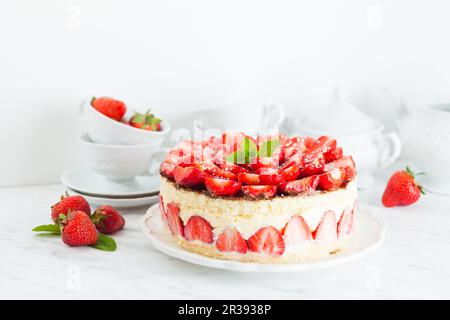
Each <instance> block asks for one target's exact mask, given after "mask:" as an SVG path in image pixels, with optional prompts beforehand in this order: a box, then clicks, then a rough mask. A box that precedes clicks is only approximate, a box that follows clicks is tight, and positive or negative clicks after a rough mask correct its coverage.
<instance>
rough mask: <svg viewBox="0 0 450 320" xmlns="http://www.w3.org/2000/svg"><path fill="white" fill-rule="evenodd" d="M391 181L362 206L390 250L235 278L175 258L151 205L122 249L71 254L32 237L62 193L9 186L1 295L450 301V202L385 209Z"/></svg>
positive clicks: (366, 194) (0, 235)
mask: <svg viewBox="0 0 450 320" xmlns="http://www.w3.org/2000/svg"><path fill="white" fill-rule="evenodd" d="M392 170H393V169H390V170H389V171H392ZM386 174H387V172H385V173H384V174H383V175H381V176H379V177H377V181H376V184H375V186H374V187H373V188H372V189H371V190H368V191H362V192H360V199H361V205H362V206H364V207H366V208H368V209H369V210H372V211H373V212H374V213H376V214H378V215H379V216H380V217H381V218H382V219H383V220H384V221H385V223H386V225H387V229H388V230H387V235H386V240H385V242H384V244H383V245H382V246H381V248H379V249H378V250H377V251H375V252H374V253H371V254H370V255H369V256H367V257H365V258H363V259H361V260H358V261H355V262H351V263H348V264H345V265H341V266H339V267H333V268H330V269H321V270H317V271H310V272H304V273H291V274H248V273H235V272H229V271H221V270H215V269H208V268H204V267H199V266H196V265H191V264H188V263H185V262H183V261H178V260H176V259H173V258H170V257H167V256H165V255H164V254H162V253H159V252H158V251H157V250H156V249H154V248H153V247H152V246H151V245H150V243H149V242H148V241H147V239H146V237H145V236H144V234H143V233H142V232H141V230H140V227H139V223H138V221H139V218H140V217H141V216H142V215H143V214H144V213H145V210H146V208H142V209H135V210H129V211H124V214H125V217H126V220H127V225H126V228H125V230H123V231H121V232H120V233H118V234H117V235H116V236H115V238H116V240H117V242H118V251H116V252H112V253H110V252H103V251H99V250H94V249H92V248H89V247H86V248H70V247H68V246H66V245H65V244H63V243H62V242H61V241H60V239H58V237H48V236H47V237H45V236H38V235H36V234H34V233H33V232H31V229H32V228H33V227H34V226H36V225H39V224H44V223H49V222H50V220H49V219H50V218H49V216H50V206H51V205H52V204H53V203H54V202H55V200H56V199H58V196H59V195H60V194H62V192H63V191H64V190H63V188H62V186H60V185H42V186H32V187H21V188H3V189H0V203H1V211H2V212H1V217H2V222H1V224H0V243H1V245H0V248H1V250H0V251H1V253H0V254H1V258H0V298H2V299H5V298H35V299H65V298H73V299H90V298H98V299H104V298H121V299H141V298H142V299H164V298H166V299H214V298H216V299H226V298H230V299H320V298H322V299H349V298H355V299H391V298H394V299H401V298H419V299H420V298H446V299H449V298H450V198H449V197H440V196H436V195H427V196H424V197H423V198H422V199H420V200H419V202H418V203H416V204H415V205H413V206H409V207H403V208H391V209H387V208H384V207H382V206H381V202H380V198H381V194H382V192H383V188H384V181H385V180H386V176H385V175H386Z"/></svg>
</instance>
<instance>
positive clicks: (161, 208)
mask: <svg viewBox="0 0 450 320" xmlns="http://www.w3.org/2000/svg"><path fill="white" fill-rule="evenodd" d="M159 212H160V213H161V217H162V218H163V220H167V213H166V208H165V207H164V199H163V196H162V195H161V194H160V195H159Z"/></svg>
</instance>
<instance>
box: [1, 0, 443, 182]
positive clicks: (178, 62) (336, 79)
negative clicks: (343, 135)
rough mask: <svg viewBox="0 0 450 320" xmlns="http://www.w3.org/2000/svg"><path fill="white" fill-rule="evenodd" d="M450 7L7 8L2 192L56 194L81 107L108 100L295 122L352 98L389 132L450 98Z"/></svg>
mask: <svg viewBox="0 0 450 320" xmlns="http://www.w3.org/2000/svg"><path fill="white" fill-rule="evenodd" d="M449 13H450V2H448V1H444V0H442V1H406V0H401V1H400V0H396V1H393V0H391V1H377V0H371V1H366V0H351V1H350V0H348V1H332V0H326V1H304V2H301V3H300V1H261V0H260V1H242V0H241V1H231V0H228V1H211V0H210V1H192V0H191V1H183V0H176V1H111V0H103V1H88V0H86V1H76V0H73V1H67V0H53V1H51V0H40V1H31V0H30V1H25V0H16V1H2V2H1V4H0V41H1V42H0V111H1V116H0V128H1V134H0V146H1V149H0V150H1V151H0V186H7V185H20V184H37V183H47V182H56V181H58V179H59V175H60V173H61V171H62V170H63V169H64V168H66V167H68V166H70V165H73V164H75V163H79V162H80V161H83V158H85V157H87V156H88V155H84V154H80V152H79V149H78V147H77V144H76V137H77V135H78V134H79V133H80V132H82V130H83V129H82V124H81V119H80V117H79V115H78V105H79V103H80V101H81V100H82V99H86V98H89V97H90V96H92V95H97V96H101V95H112V96H114V97H117V98H120V99H123V100H125V101H127V102H129V103H130V104H134V105H136V106H141V107H142V108H143V109H145V108H147V106H151V107H152V108H153V109H154V110H155V111H156V112H158V113H159V114H160V115H162V116H164V117H167V118H168V119H169V120H172V121H173V122H174V123H176V121H177V119H176V117H180V114H181V115H182V112H188V111H190V110H193V109H198V108H204V107H208V106H214V105H218V104H222V103H224V102H232V101H239V100H244V99H250V98H254V97H261V96H271V97H275V98H277V99H278V100H280V101H281V102H282V103H283V104H284V106H285V107H286V109H287V110H288V114H289V115H290V116H291V117H298V116H301V115H302V114H305V113H306V112H308V110H311V108H317V107H320V106H321V105H323V104H324V103H326V102H328V100H329V99H330V94H331V91H332V88H333V87H334V86H335V85H336V84H337V83H340V84H342V85H344V86H345V87H346V88H347V89H348V90H349V92H350V93H351V97H352V99H353V101H354V102H355V103H358V104H359V105H360V106H361V107H362V108H364V109H365V110H366V111H368V112H369V113H371V114H373V115H376V116H378V117H380V118H381V119H382V120H383V121H384V122H385V124H386V125H387V127H389V128H391V127H392V126H393V123H394V119H395V117H396V116H397V113H398V112H399V111H398V110H397V109H396V108H395V107H393V105H392V104H390V103H388V101H387V100H386V99H382V98H380V97H379V95H378V93H377V92H378V90H379V88H388V89H389V90H390V91H391V92H393V93H395V94H396V95H398V96H401V97H403V98H404V99H405V100H407V101H408V100H410V99H412V97H414V96H415V95H419V96H420V95H422V96H432V95H433V94H442V93H448V92H449V91H450V85H449V84H450V72H449V71H450V41H449V40H448V33H449V30H450V20H449V19H448V17H449Z"/></svg>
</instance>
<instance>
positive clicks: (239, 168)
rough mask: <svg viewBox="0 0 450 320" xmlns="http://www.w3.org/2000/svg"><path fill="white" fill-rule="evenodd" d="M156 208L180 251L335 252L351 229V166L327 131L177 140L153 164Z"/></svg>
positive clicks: (261, 258)
mask: <svg viewBox="0 0 450 320" xmlns="http://www.w3.org/2000/svg"><path fill="white" fill-rule="evenodd" d="M160 175H161V186H160V204H159V205H160V212H161V216H162V219H163V221H164V222H165V226H166V231H167V233H168V234H170V235H171V236H172V237H173V239H174V240H175V242H176V243H177V244H178V245H179V246H180V248H182V249H184V250H188V251H190V252H195V253H197V254H200V255H204V256H208V257H212V258H216V259H224V260H236V261H241V262H255V263H290V262H296V261H306V260H315V259H320V258H323V257H325V256H327V255H329V254H333V253H336V252H338V251H339V250H340V249H341V248H342V247H343V246H344V245H345V244H346V243H347V242H348V241H350V239H351V236H352V232H353V230H354V227H355V216H356V213H357V199H358V192H357V187H356V167H355V163H354V161H353V159H352V157H351V156H349V155H344V153H343V150H342V148H340V147H338V146H337V143H336V140H335V139H332V138H330V137H327V136H322V137H319V138H317V139H314V138H311V137H304V138H303V137H287V136H286V135H283V134H277V135H267V136H258V137H251V136H247V135H245V134H244V133H225V134H223V135H222V137H211V138H208V139H206V140H205V141H183V142H180V143H179V144H178V145H177V146H176V147H175V148H174V149H172V150H171V151H170V152H169V153H168V155H167V156H166V158H165V160H164V161H163V162H162V163H161V165H160Z"/></svg>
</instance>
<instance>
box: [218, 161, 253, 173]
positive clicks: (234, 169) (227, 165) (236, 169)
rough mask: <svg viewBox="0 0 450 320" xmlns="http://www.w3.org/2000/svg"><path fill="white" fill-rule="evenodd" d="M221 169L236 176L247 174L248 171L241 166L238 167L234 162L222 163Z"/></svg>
mask: <svg viewBox="0 0 450 320" xmlns="http://www.w3.org/2000/svg"><path fill="white" fill-rule="evenodd" d="M220 168H221V169H223V170H226V171H230V172H232V173H234V174H238V173H241V172H247V170H246V169H245V168H243V167H241V166H238V165H237V164H234V163H232V162H225V163H222V164H221V165H220Z"/></svg>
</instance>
